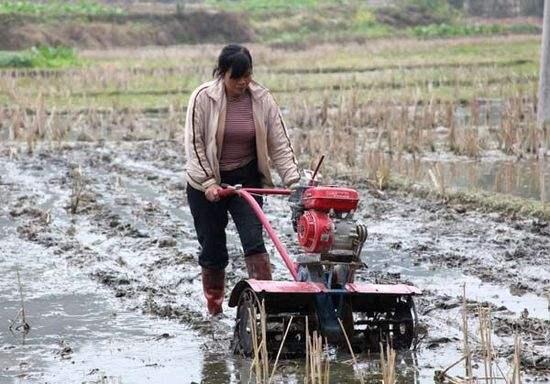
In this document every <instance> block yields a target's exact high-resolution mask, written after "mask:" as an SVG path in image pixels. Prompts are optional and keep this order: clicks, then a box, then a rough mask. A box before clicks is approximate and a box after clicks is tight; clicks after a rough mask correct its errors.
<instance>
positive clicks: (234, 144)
mask: <svg viewBox="0 0 550 384" xmlns="http://www.w3.org/2000/svg"><path fill="white" fill-rule="evenodd" d="M255 157H256V129H255V127H254V117H253V114H252V98H251V97H250V93H249V92H248V91H246V92H245V93H244V94H243V95H242V96H240V97H238V98H236V99H232V98H230V97H228V98H227V110H226V115H225V129H224V134H223V144H222V153H221V158H220V170H222V171H231V170H233V169H237V168H239V167H242V166H243V165H246V164H248V163H249V162H250V161H252V160H253V159H254V158H255Z"/></svg>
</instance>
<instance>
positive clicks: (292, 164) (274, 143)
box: [266, 95, 300, 186]
mask: <svg viewBox="0 0 550 384" xmlns="http://www.w3.org/2000/svg"><path fill="white" fill-rule="evenodd" d="M267 103H268V105H267V122H266V127H267V148H268V154H269V158H270V160H271V162H272V164H273V166H274V167H275V169H276V170H277V173H278V174H279V176H281V179H282V180H283V184H284V185H286V186H290V185H291V184H294V183H297V182H298V181H299V180H300V173H299V171H298V162H297V161H296V157H295V156H294V149H293V148H292V143H291V141H290V137H289V136H288V131H287V129H286V125H285V122H284V120H283V116H282V114H281V110H280V108H279V106H278V105H277V103H276V102H275V99H273V96H271V95H269V96H268V100H267Z"/></svg>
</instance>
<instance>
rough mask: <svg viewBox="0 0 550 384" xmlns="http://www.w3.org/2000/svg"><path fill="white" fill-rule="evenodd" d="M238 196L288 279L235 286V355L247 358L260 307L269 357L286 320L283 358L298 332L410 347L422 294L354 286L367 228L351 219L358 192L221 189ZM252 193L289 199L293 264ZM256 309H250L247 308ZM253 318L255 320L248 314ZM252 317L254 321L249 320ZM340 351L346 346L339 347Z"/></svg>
mask: <svg viewBox="0 0 550 384" xmlns="http://www.w3.org/2000/svg"><path fill="white" fill-rule="evenodd" d="M234 194H237V195H239V196H240V197H241V198H244V199H245V200H246V201H247V202H248V203H249V204H250V205H251V207H252V208H253V209H254V211H255V213H256V215H257V216H258V218H259V219H260V221H261V222H262V224H263V226H264V228H265V229H266V232H267V233H268V235H269V236H270V238H271V240H272V241H273V243H274V245H275V247H276V248H277V250H278V252H279V254H280V255H281V257H282V259H283V261H284V263H285V264H286V266H287V268H288V269H289V271H290V274H291V275H292V277H293V280H294V281H263V280H254V279H248V280H243V281H240V282H239V283H238V284H237V285H236V286H235V288H234V289H233V291H232V292H231V297H230V300H229V306H231V307H234V306H237V318H236V324H235V333H234V340H233V345H234V350H235V352H236V353H240V354H244V355H245V356H251V355H252V353H253V343H254V340H253V339H252V338H253V334H254V332H252V330H251V321H255V322H256V323H257V324H260V321H261V319H260V317H259V313H260V311H259V308H260V307H261V303H262V302H263V303H264V307H265V319H264V321H265V323H266V337H267V345H268V350H270V351H273V352H276V351H277V350H278V349H279V347H280V344H281V341H282V339H283V335H284V332H285V331H286V329H287V326H288V324H289V321H290V319H291V318H292V324H291V326H290V327H289V328H288V329H289V332H288V335H287V337H286V340H285V343H284V347H283V354H285V355H286V356H291V355H296V354H297V355H300V354H303V353H304V351H305V332H306V330H309V332H312V331H313V330H317V331H318V332H320V334H322V335H323V336H324V337H326V339H327V340H328V341H329V342H330V343H332V344H334V345H346V338H347V339H349V341H350V343H351V345H352V347H353V349H354V351H366V350H371V351H375V350H378V349H379V346H380V343H381V342H382V343H386V342H388V343H390V344H391V345H392V346H393V348H395V349H408V348H410V347H411V345H412V343H413V339H414V335H415V324H416V321H417V317H416V312H415V309H414V303H413V298H412V297H413V296H414V295H418V294H421V291H420V290H419V289H418V288H416V287H414V286H410V285H405V284H371V283H365V282H355V281H354V275H355V271H356V270H357V269H359V268H362V267H363V266H364V263H363V262H362V261H361V250H362V247H363V244H364V243H365V241H366V239H367V228H366V226H365V225H363V224H360V223H358V222H357V221H356V219H355V218H354V213H355V211H356V209H357V206H358V203H359V194H358V192H357V191H356V190H354V189H351V188H342V187H332V186H328V187H327V186H306V187H299V188H298V189H297V190H293V191H291V190H287V189H259V188H239V187H238V186H236V187H227V188H226V189H224V190H223V191H222V197H223V196H230V195H234ZM253 194H276V195H289V196H290V199H289V200H290V205H291V209H292V225H293V227H294V230H295V232H296V233H297V237H298V244H299V246H300V248H301V249H302V252H300V253H299V254H298V255H296V256H295V257H294V260H293V259H292V258H291V257H290V256H289V254H288V252H287V250H286V248H285V246H284V245H283V244H282V243H281V241H280V240H279V238H278V237H277V236H276V234H275V232H274V230H273V228H272V227H271V224H270V223H269V221H268V220H267V218H266V217H265V215H264V213H263V211H262V209H261V208H260V207H259V205H258V204H257V202H256V200H255V199H254V197H253V196H252V195H253ZM254 308H255V310H253V309H254ZM253 313H256V314H258V315H256V318H252V319H251V315H252V314H253ZM252 316H254V315H252ZM346 348H347V347H346Z"/></svg>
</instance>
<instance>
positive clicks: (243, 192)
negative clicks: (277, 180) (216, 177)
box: [218, 187, 298, 281]
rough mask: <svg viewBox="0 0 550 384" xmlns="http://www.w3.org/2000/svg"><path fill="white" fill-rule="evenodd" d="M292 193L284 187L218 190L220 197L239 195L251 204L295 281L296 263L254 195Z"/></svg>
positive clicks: (296, 275)
mask: <svg viewBox="0 0 550 384" xmlns="http://www.w3.org/2000/svg"><path fill="white" fill-rule="evenodd" d="M291 193H292V191H291V190H290V189H283V188H231V187H229V188H224V189H223V190H221V191H219V192H218V195H219V196H220V198H224V197H227V196H231V195H238V196H240V197H242V198H243V199H245V200H246V202H247V203H248V204H249V205H250V207H251V208H252V210H253V211H254V213H255V214H256V216H257V217H258V219H259V220H260V222H261V223H262V225H263V226H264V228H265V230H266V231H267V234H268V235H269V237H270V238H271V241H273V244H275V248H277V251H279V254H280V255H281V257H282V258H283V261H284V263H285V265H286V267H287V268H288V270H289V271H290V274H291V275H292V278H293V279H294V281H298V271H297V270H296V265H295V264H294V262H293V261H292V260H291V258H290V256H289V255H288V252H287V250H286V248H285V246H284V245H283V243H281V240H279V238H278V237H277V235H276V234H275V230H274V229H273V227H272V226H271V223H270V222H269V220H268V219H267V217H266V216H265V213H264V211H263V210H262V208H261V207H260V205H259V204H258V202H257V201H256V199H254V196H252V194H262V195H285V196H288V195H290V194H291Z"/></svg>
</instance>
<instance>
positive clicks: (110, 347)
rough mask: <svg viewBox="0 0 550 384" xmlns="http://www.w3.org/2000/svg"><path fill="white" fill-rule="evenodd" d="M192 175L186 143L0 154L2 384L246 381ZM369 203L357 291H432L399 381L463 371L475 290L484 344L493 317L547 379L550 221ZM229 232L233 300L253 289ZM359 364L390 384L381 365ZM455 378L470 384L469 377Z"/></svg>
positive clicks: (367, 199)
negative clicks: (393, 287)
mask: <svg viewBox="0 0 550 384" xmlns="http://www.w3.org/2000/svg"><path fill="white" fill-rule="evenodd" d="M329 161H330V160H329ZM183 165H184V160H183V150H182V147H181V144H179V143H177V142H175V141H140V142H121V143H107V142H100V143H94V144H89V143H78V144H67V145H65V146H63V147H62V148H61V149H57V148H56V149H55V150H51V149H48V148H46V147H45V146H44V147H42V148H41V147H38V148H37V149H36V151H35V153H34V154H33V155H28V154H25V153H24V152H23V151H22V150H18V149H17V148H15V147H13V146H11V147H8V146H2V147H0V207H1V208H0V209H1V210H0V274H1V275H2V278H1V279H0V298H1V300H2V302H3V305H2V306H0V319H1V320H2V321H1V322H0V323H1V324H0V382H1V383H4V382H6V383H11V382H37V383H38V382H39V383H42V382H48V383H50V382H85V383H133V382H143V381H147V382H159V383H160V382H166V381H165V380H166V379H167V378H170V379H172V380H175V378H178V380H177V381H178V382H197V383H199V382H204V383H225V382H235V383H236V382H247V381H248V372H249V364H250V362H249V361H246V360H243V359H240V358H237V357H234V356H233V355H232V354H231V353H230V351H229V342H230V339H231V336H232V325H233V321H234V316H235V313H234V310H233V309H230V308H227V307H225V308H224V309H225V316H224V318H223V319H221V320H220V321H218V322H215V323H211V322H210V321H209V319H208V317H207V316H206V314H205V311H204V308H203V301H202V300H203V299H202V292H201V284H200V279H199V276H200V269H199V267H198V266H197V260H196V249H197V242H196V238H195V235H194V230H193V224H192V220H191V217H190V213H189V210H188V207H187V203H186V199H185V191H184V188H185V183H184V181H183ZM75 190H76V191H80V190H81V193H80V194H79V201H78V204H77V203H76V201H75V199H74V197H75ZM361 195H362V205H361V210H360V213H359V214H360V216H361V217H362V218H363V220H364V222H365V223H366V224H367V226H368V229H369V239H368V240H367V243H366V245H365V248H364V249H363V257H364V260H365V261H366V263H367V264H368V269H366V270H364V271H362V272H361V273H360V274H359V276H358V279H359V280H366V281H373V282H374V281H387V280H392V281H406V282H409V283H412V284H414V285H416V286H418V287H420V288H421V289H423V291H424V295H423V296H422V297H420V298H418V299H417V308H418V310H419V315H420V320H421V332H420V336H419V341H418V344H417V346H416V350H415V351H411V352H409V353H404V354H401V355H400V356H399V358H398V367H397V370H398V372H399V375H400V379H401V381H402V382H407V383H409V382H411V383H412V382H422V383H430V382H433V376H434V372H435V371H436V370H441V369H444V368H446V367H447V366H449V365H450V364H452V363H453V362H455V361H456V360H458V359H459V358H460V356H461V351H460V348H461V345H462V344H461V343H462V331H461V325H460V323H461V320H460V319H461V309H460V305H461V301H462V286H463V285H464V284H466V295H467V298H468V306H469V309H470V315H469V320H470V327H469V329H470V332H471V336H472V338H473V340H474V341H473V343H474V346H476V345H477V340H478V339H479V336H478V334H477V324H478V322H477V319H476V316H475V313H476V309H477V307H478V306H479V305H485V306H490V307H491V308H492V311H493V327H494V329H493V331H494V343H495V349H496V353H497V356H498V363H499V366H500V367H501V369H502V371H503V372H507V371H508V369H509V365H510V358H511V355H512V353H513V348H512V345H513V334H514V332H518V333H519V334H520V336H521V340H522V343H523V354H522V363H523V367H524V371H525V376H524V378H525V379H527V380H531V381H532V382H546V381H548V380H550V347H549V345H550V319H549V305H550V301H549V300H550V223H548V222H545V221H541V220H537V219H525V218H520V217H510V216H506V215H503V214H497V213H487V212H478V211H472V210H469V209H466V208H465V207H464V206H458V205H454V206H449V205H447V204H445V203H444V202H440V201H434V200H420V199H417V198H414V197H411V196H408V195H405V194H402V193H398V192H379V191H372V190H369V189H368V188H366V187H361ZM265 209H266V211H267V212H268V215H269V217H270V219H271V221H272V222H273V223H274V224H275V225H274V227H276V228H278V229H279V231H280V234H281V236H282V237H283V239H284V241H285V243H286V244H287V245H288V246H289V247H290V249H291V250H292V251H293V252H296V251H297V250H296V248H295V247H294V246H292V245H291V244H292V240H293V236H294V235H293V233H292V228H291V225H290V220H289V215H290V212H289V210H288V207H287V204H286V202H285V200H284V199H280V198H269V199H268V200H267V202H266V205H265ZM71 210H74V211H75V213H72V212H71ZM230 232H231V233H230V236H229V237H228V239H229V240H228V241H229V251H230V259H231V261H230V264H229V266H228V269H227V273H228V277H229V279H228V282H227V288H228V289H227V291H228V292H229V291H230V289H231V288H232V287H233V286H234V285H235V284H236V282H237V281H238V280H239V279H242V278H244V277H245V272H244V271H245V267H244V260H243V257H242V254H241V249H240V245H239V242H238V238H237V236H236V232H235V231H234V228H232V227H230ZM270 251H271V254H272V255H273V256H275V255H276V253H275V252H274V249H273V248H271V249H270ZM272 264H273V266H274V278H275V279H276V280H288V279H289V278H290V275H289V274H288V273H287V270H286V269H285V267H284V264H283V263H282V261H281V260H279V259H278V258H277V257H276V256H275V257H272ZM17 271H19V274H20V279H21V285H22V287H23V293H24V303H25V310H26V315H27V320H28V322H29V323H30V326H31V329H30V332H29V333H28V334H27V335H25V336H24V335H22V334H21V332H18V331H15V332H10V331H9V329H8V327H9V324H10V322H9V321H10V320H11V319H15V318H16V316H17V313H18V311H19V308H20V296H19V288H18V282H17ZM226 297H227V296H226ZM349 360H350V356H349V355H347V354H345V353H344V352H342V351H334V354H333V362H332V364H333V366H332V369H331V377H332V378H333V382H335V383H336V382H359V380H358V378H357V370H355V371H354V369H353V368H352V367H351V365H350V363H349ZM359 360H360V367H359V369H360V370H361V371H362V372H363V373H364V374H367V375H369V377H371V378H372V379H373V380H374V379H379V376H378V372H379V366H378V360H377V358H376V356H366V355H362V356H359ZM476 371H477V372H481V371H482V364H481V363H480V362H479V360H478V362H477V364H476ZM451 372H452V373H454V374H455V375H462V374H463V370H462V368H461V366H457V367H456V368H454V369H453V370H451ZM303 374H304V373H303V361H300V360H298V361H285V362H283V364H282V366H281V368H279V369H278V374H277V376H276V381H278V382H302V381H303ZM145 378H146V380H145Z"/></svg>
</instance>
